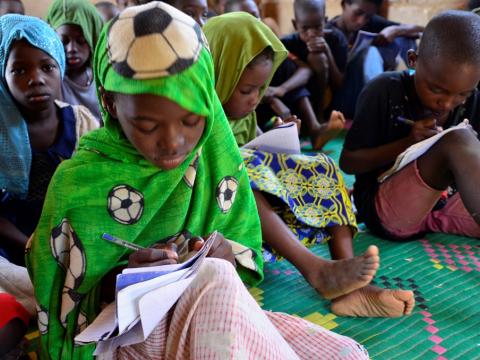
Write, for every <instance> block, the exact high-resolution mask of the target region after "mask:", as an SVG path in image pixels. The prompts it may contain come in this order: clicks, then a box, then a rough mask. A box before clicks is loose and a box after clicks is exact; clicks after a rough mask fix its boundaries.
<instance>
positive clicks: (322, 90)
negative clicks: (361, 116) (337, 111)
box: [282, 0, 348, 121]
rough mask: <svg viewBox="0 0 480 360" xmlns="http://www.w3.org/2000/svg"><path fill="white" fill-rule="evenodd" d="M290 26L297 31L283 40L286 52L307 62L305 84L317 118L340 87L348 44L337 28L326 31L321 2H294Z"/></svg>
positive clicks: (306, 0) (307, 0) (323, 8)
mask: <svg viewBox="0 0 480 360" xmlns="http://www.w3.org/2000/svg"><path fill="white" fill-rule="evenodd" d="M294 12H295V14H294V15H295V19H293V20H292V22H293V26H294V27H295V30H296V31H297V32H296V33H294V34H291V35H288V36H286V37H284V38H282V42H283V44H284V45H285V47H286V48H287V50H288V51H289V52H290V53H292V54H293V55H295V56H296V57H298V58H299V59H300V60H301V61H303V62H305V63H307V64H308V65H309V67H310V69H311V70H312V72H313V74H314V75H313V76H312V78H311V79H310V81H309V83H308V90H309V91H310V93H311V102H312V105H313V108H314V110H315V113H316V114H317V117H318V118H319V119H320V121H322V120H321V119H323V112H324V110H325V109H326V108H328V107H329V106H330V105H331V100H332V92H334V91H335V90H336V89H338V88H339V87H340V86H342V84H343V77H344V71H345V66H346V64H347V52H348V48H347V41H346V39H345V36H344V35H343V34H342V33H341V32H340V31H339V30H337V29H335V28H332V29H329V28H327V29H325V1H324V0H296V1H295V2H294Z"/></svg>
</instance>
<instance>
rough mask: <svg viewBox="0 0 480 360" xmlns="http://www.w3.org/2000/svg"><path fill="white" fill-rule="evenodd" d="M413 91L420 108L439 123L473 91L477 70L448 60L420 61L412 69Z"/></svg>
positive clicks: (476, 79) (478, 72) (473, 66)
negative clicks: (420, 104)
mask: <svg viewBox="0 0 480 360" xmlns="http://www.w3.org/2000/svg"><path fill="white" fill-rule="evenodd" d="M452 69H455V71H452ZM414 76H415V90H416V92H417V94H418V97H419V98H420V101H421V103H422V104H423V106H425V107H426V108H427V111H429V112H430V113H431V116H432V117H434V118H436V119H442V118H444V117H446V116H447V115H448V113H449V112H450V111H451V110H453V109H455V108H456V107H457V106H459V105H461V104H462V103H463V102H465V101H466V100H467V98H468V97H469V96H470V95H471V94H472V93H473V91H474V90H475V89H476V87H477V84H478V82H479V80H480V68H479V67H478V66H477V65H473V64H464V65H458V64H455V63H451V62H449V61H448V60H443V61H442V60H437V61H433V62H432V61H421V59H418V61H417V62H416V67H415V75H414Z"/></svg>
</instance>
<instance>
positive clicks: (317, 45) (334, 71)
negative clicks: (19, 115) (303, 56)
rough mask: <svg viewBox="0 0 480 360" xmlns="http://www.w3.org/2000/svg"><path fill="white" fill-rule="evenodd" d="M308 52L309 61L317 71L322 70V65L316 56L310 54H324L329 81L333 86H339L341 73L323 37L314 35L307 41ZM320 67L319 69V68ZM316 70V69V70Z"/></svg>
mask: <svg viewBox="0 0 480 360" xmlns="http://www.w3.org/2000/svg"><path fill="white" fill-rule="evenodd" d="M307 48H308V51H309V52H310V54H309V63H310V65H311V66H312V68H313V69H314V71H315V69H318V72H321V71H323V66H322V65H321V63H320V60H319V58H318V57H317V56H310V55H311V54H325V56H326V58H327V62H328V76H329V82H330V84H331V85H332V86H333V87H334V88H339V87H340V86H341V85H342V83H343V77H344V76H343V73H342V72H341V71H340V70H339V69H338V66H337V63H336V62H335V58H334V56H333V54H332V51H331V49H330V46H328V43H327V41H326V40H325V38H323V37H316V38H314V39H313V40H311V41H309V42H308V43H307ZM320 69H321V70H320ZM316 72H317V71H316Z"/></svg>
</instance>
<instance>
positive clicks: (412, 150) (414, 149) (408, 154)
mask: <svg viewBox="0 0 480 360" xmlns="http://www.w3.org/2000/svg"><path fill="white" fill-rule="evenodd" d="M469 126H470V125H469V123H468V120H467V119H465V120H463V122H461V123H460V124H458V125H456V126H452V127H450V128H448V129H446V130H443V131H442V132H440V133H438V134H437V135H434V136H432V137H429V138H428V139H425V140H423V141H419V142H418V143H416V144H413V145H412V146H410V147H408V148H407V149H406V150H405V151H404V152H402V153H401V154H400V155H398V156H397V159H396V160H395V163H394V164H393V166H392V167H391V168H390V169H388V170H387V171H385V172H384V173H382V174H381V175H380V176H379V177H378V179H377V180H378V182H380V183H382V182H384V181H385V180H387V179H388V178H389V177H390V176H392V175H393V174H395V173H396V172H397V171H400V170H401V169H403V168H404V167H405V166H407V165H408V164H410V163H411V162H412V161H414V160H416V159H417V158H419V157H420V156H422V155H423V154H425V152H427V150H428V149H430V148H431V147H432V146H433V145H434V144H435V143H436V142H437V141H438V140H439V139H440V138H441V137H442V136H444V135H445V134H448V133H449V132H451V131H455V130H459V129H465V128H467V127H469Z"/></svg>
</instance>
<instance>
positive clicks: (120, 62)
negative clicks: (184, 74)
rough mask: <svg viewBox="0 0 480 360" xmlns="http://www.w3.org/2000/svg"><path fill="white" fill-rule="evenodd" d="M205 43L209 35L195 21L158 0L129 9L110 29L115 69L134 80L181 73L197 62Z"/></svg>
mask: <svg viewBox="0 0 480 360" xmlns="http://www.w3.org/2000/svg"><path fill="white" fill-rule="evenodd" d="M204 44H206V40H205V37H204V35H203V33H202V30H201V29H200V26H199V25H198V24H197V23H196V22H195V20H193V19H192V18H191V17H190V16H188V15H186V14H184V13H182V12H181V11H179V10H177V9H175V8H174V7H172V6H170V5H167V4H165V3H163V2H157V1H154V2H150V3H147V4H145V5H141V6H136V7H132V8H127V9H126V10H125V11H123V12H122V14H121V15H120V16H119V17H117V18H115V20H113V21H112V24H111V26H110V29H109V31H108V54H109V58H110V62H111V64H112V67H113V69H114V70H115V71H116V72H117V73H119V74H120V75H122V76H124V77H127V78H133V79H152V78H157V77H162V76H168V75H173V74H176V73H178V72H181V71H183V70H185V69H186V68H188V67H189V66H191V65H192V64H194V63H195V62H196V61H197V59H198V56H199V54H200V51H201V49H202V47H203V46H204ZM147 53H148V56H146V54H147Z"/></svg>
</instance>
